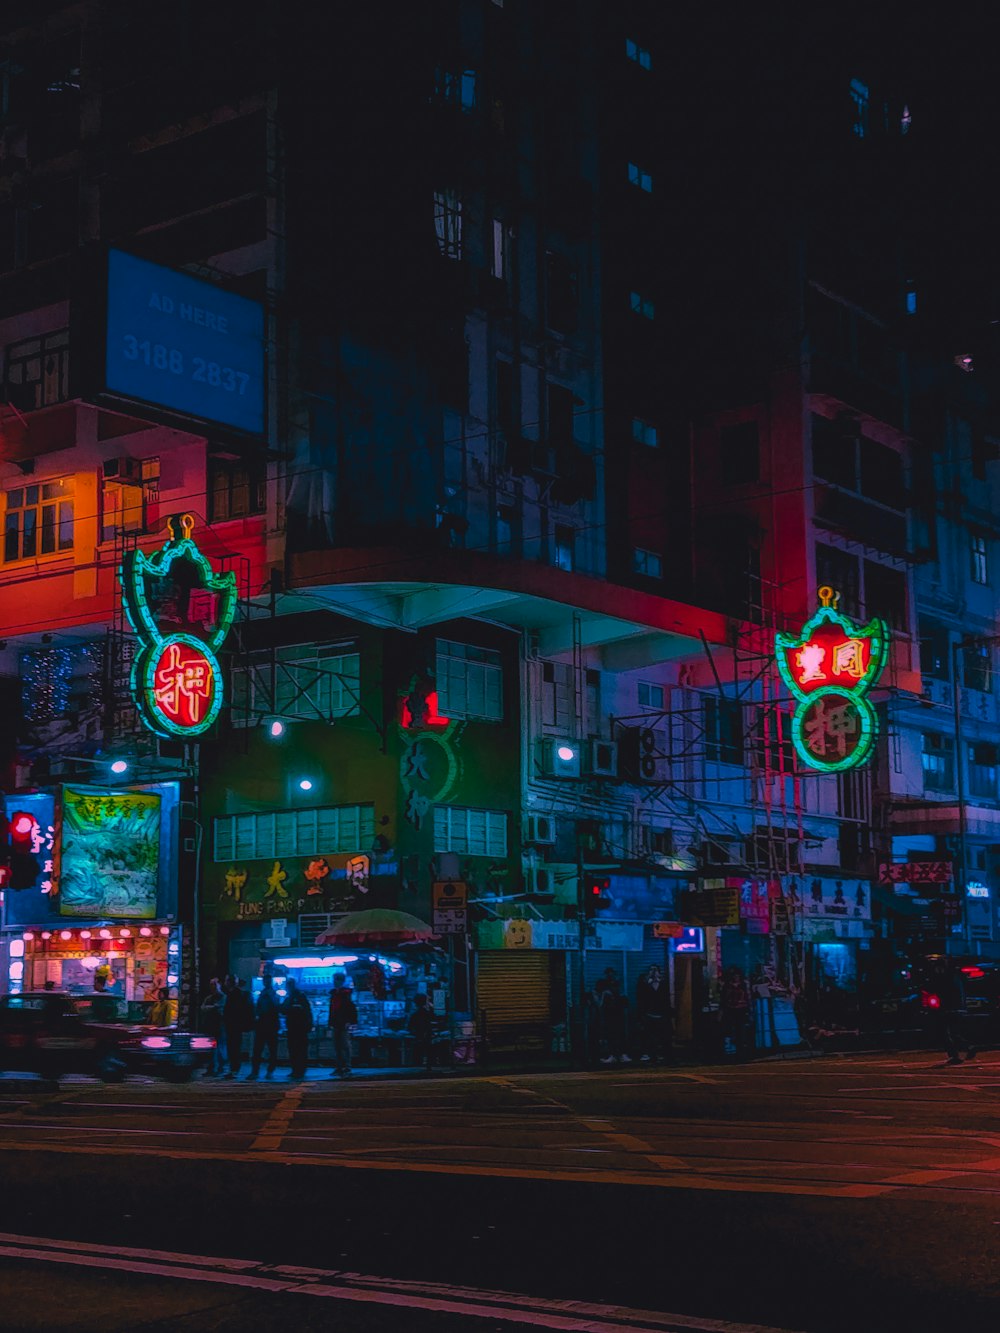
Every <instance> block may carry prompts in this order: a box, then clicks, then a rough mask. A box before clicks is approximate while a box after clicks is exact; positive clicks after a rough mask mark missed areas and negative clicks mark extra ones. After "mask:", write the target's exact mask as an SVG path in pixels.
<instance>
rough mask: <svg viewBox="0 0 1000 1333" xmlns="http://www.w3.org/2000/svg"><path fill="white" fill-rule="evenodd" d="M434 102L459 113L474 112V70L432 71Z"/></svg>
mask: <svg viewBox="0 0 1000 1333" xmlns="http://www.w3.org/2000/svg"><path fill="white" fill-rule="evenodd" d="M434 100H435V101H437V102H441V103H443V104H444V105H445V106H455V107H458V108H459V109H460V110H461V111H474V110H475V106H476V71H475V70H474V69H462V70H452V69H436V70H435V71H434Z"/></svg>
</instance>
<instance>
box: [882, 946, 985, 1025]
mask: <svg viewBox="0 0 1000 1333" xmlns="http://www.w3.org/2000/svg"><path fill="white" fill-rule="evenodd" d="M955 968H957V969H958V974H959V976H960V978H961V988H962V991H963V995H964V1004H963V1010H964V1014H965V1020H964V1021H965V1025H966V1027H967V1028H968V1033H969V1036H970V1038H972V1039H973V1040H975V1041H976V1043H977V1045H980V1046H993V1045H998V1044H1000V964H997V963H996V962H994V961H993V960H992V959H985V958H972V957H945V955H943V954H924V955H921V956H919V957H914V958H903V959H900V960H899V963H898V966H897V967H896V968H895V970H894V972H893V975H892V978H891V980H890V982H889V983H888V985H886V986H885V987H884V988H883V989H881V990H880V991H878V992H877V993H875V994H871V995H869V996H868V997H866V999H865V1001H864V1004H863V1007H862V1028H863V1030H864V1031H866V1032H868V1033H871V1034H874V1035H882V1036H892V1037H897V1038H900V1039H906V1038H909V1040H911V1041H913V1040H916V1041H919V1042H920V1043H921V1044H925V1045H930V1044H932V1043H936V1042H938V1041H939V1039H940V1035H941V1023H940V1021H939V1020H940V1016H941V1013H942V1010H944V1009H946V1008H947V1005H948V992H949V987H950V986H951V985H952V984H953V983H952V982H951V976H952V973H953V969H955Z"/></svg>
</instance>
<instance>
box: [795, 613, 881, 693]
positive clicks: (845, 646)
mask: <svg viewBox="0 0 1000 1333" xmlns="http://www.w3.org/2000/svg"><path fill="white" fill-rule="evenodd" d="M784 651H785V656H786V661H787V663H788V668H789V670H790V672H791V674H792V676H793V677H794V679H795V681H796V682H797V684H798V687H799V689H800V690H801V691H802V693H803V694H811V693H812V691H813V690H818V689H822V688H823V687H824V686H829V685H842V686H845V687H846V688H848V689H850V688H851V686H853V685H857V683H858V681H859V680H864V678H865V676H866V675H867V674H868V669H869V667H870V665H871V656H872V647H871V640H870V639H867V638H853V637H851V636H848V635H845V633H844V631H843V629H841V627H840V626H839V625H835V624H829V623H828V624H824V625H818V626H817V627H816V629H815V631H814V632H813V634H812V635H811V636H810V637H809V638H808V639H807V640H806V642H805V643H803V644H801V645H800V646H797V647H795V648H785V650H784Z"/></svg>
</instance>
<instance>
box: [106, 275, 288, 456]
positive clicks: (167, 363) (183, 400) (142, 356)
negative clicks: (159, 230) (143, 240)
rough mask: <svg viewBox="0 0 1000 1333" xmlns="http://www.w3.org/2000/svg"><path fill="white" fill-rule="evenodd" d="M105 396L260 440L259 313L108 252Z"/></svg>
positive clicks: (253, 305)
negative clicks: (194, 418)
mask: <svg viewBox="0 0 1000 1333" xmlns="http://www.w3.org/2000/svg"><path fill="white" fill-rule="evenodd" d="M106 308H107V321H106V339H105V365H104V377H103V378H104V388H105V389H106V391H107V392H109V393H113V394H118V395H121V396H122V397H125V398H129V399H133V400H134V401H136V402H142V403H149V404H151V405H152V406H156V407H162V408H165V409H166V410H168V411H170V412H177V413H180V414H181V415H184V416H190V417H196V418H198V419H199V420H204V421H211V422H218V423H219V424H220V425H224V426H229V427H231V428H232V429H234V430H238V431H247V432H250V433H252V434H255V435H260V434H263V432H264V311H263V307H262V306H261V305H260V303H259V302H257V301H249V300H247V299H246V298H245V297H243V296H235V295H233V293H232V292H226V291H223V290H222V289H221V288H219V287H217V286H215V285H214V284H213V283H210V282H203V281H202V280H201V279H200V278H193V277H191V275H190V274H188V273H179V272H177V271H176V270H175V269H170V268H164V267H163V266H162V265H161V264H151V263H149V262H148V261H147V260H145V259H137V258H136V256H135V255H128V254H125V253H124V252H123V251H121V250H111V251H109V252H108V269H107V307H106Z"/></svg>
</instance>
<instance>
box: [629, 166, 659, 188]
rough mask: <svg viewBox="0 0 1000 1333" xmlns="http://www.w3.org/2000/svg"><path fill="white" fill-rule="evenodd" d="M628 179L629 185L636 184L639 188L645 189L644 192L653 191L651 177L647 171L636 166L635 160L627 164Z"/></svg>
mask: <svg viewBox="0 0 1000 1333" xmlns="http://www.w3.org/2000/svg"><path fill="white" fill-rule="evenodd" d="M628 179H629V184H630V185H638V187H639V189H640V190H645V192H646V194H652V192H653V177H652V176H651V174H650V173H649V172H648V171H643V169H642V167H640V166H637V165H636V163H635V162H630V163H629V164H628Z"/></svg>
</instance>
